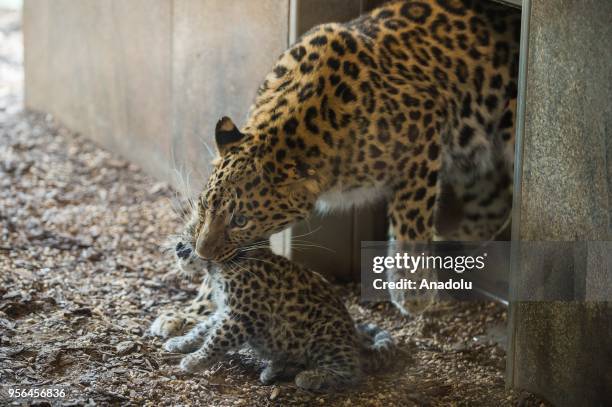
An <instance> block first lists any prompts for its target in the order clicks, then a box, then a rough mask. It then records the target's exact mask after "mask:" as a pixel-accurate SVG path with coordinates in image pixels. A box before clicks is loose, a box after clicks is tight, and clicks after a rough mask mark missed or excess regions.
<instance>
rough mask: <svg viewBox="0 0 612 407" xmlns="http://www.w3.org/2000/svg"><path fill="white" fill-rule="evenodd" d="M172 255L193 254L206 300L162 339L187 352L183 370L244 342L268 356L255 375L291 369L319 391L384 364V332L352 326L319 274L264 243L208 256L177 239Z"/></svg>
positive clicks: (387, 350) (269, 378) (299, 381)
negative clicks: (182, 329) (186, 323)
mask: <svg viewBox="0 0 612 407" xmlns="http://www.w3.org/2000/svg"><path fill="white" fill-rule="evenodd" d="M176 255H177V257H178V258H179V259H181V261H183V262H188V261H189V260H190V259H191V260H193V261H194V262H193V263H191V264H195V269H197V270H199V272H200V273H202V272H204V270H206V273H207V279H208V285H207V287H208V296H209V298H210V299H211V300H212V305H213V306H212V308H210V309H208V310H207V311H208V312H209V315H208V317H206V318H205V319H203V320H201V322H199V323H198V324H197V325H196V326H195V328H193V329H192V330H191V331H189V332H188V333H187V334H186V335H184V336H179V337H175V338H172V339H170V340H168V341H167V342H166V344H165V345H164V346H165V349H166V350H168V351H170V352H183V353H189V354H188V355H187V356H185V357H184V358H183V360H182V361H181V368H182V369H183V370H185V371H188V372H193V371H196V370H200V369H204V368H206V367H208V366H210V365H211V364H213V363H215V362H217V361H219V360H221V358H222V357H223V356H224V355H225V354H226V353H227V352H228V351H230V350H235V349H238V348H240V347H241V346H243V345H244V344H248V345H249V346H250V347H251V348H252V349H253V350H255V352H256V353H257V354H258V355H259V356H260V357H262V358H263V359H265V360H267V361H269V362H268V365H267V367H266V368H265V369H264V370H263V371H262V372H261V375H260V380H261V382H262V383H264V384H270V383H272V382H273V381H275V380H277V379H281V378H293V377H295V383H296V385H297V386H299V387H301V388H303V389H306V390H314V391H326V390H333V389H337V388H340V387H344V386H349V385H353V384H356V383H357V382H358V381H359V380H360V378H361V376H362V374H363V373H364V372H369V371H374V370H377V369H380V368H381V367H384V366H386V365H388V364H389V362H390V360H391V356H392V352H393V350H394V344H393V340H392V339H391V336H390V335H389V333H387V332H386V331H382V330H380V329H378V328H376V327H375V326H373V325H360V326H357V327H356V326H355V324H354V322H353V320H352V319H351V317H350V315H349V313H348V311H347V310H346V308H345V307H344V304H343V303H342V301H341V300H340V299H338V297H337V295H336V294H335V293H334V290H333V288H332V286H331V285H330V284H329V283H328V282H327V281H326V280H325V279H324V278H323V277H322V276H320V275H319V274H317V273H315V272H313V271H311V270H309V269H307V268H305V267H302V266H300V265H298V264H296V263H292V262H291V261H289V260H287V259H286V258H284V257H281V256H277V255H275V254H273V253H272V252H271V251H270V250H269V249H257V250H255V251H251V252H249V254H248V257H246V256H243V257H238V258H236V259H235V260H233V261H232V262H229V263H225V264H216V263H213V262H207V261H204V260H201V259H199V258H198V257H197V256H196V254H195V253H194V252H193V250H191V245H190V244H189V243H185V242H180V243H179V244H177V247H176ZM152 329H157V328H156V326H155V324H154V325H153V327H152Z"/></svg>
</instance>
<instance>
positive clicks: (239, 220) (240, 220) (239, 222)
mask: <svg viewBox="0 0 612 407" xmlns="http://www.w3.org/2000/svg"><path fill="white" fill-rule="evenodd" d="M232 223H233V224H234V225H235V226H238V227H239V228H241V227H244V225H246V223H247V218H246V216H244V215H240V214H237V215H234V217H233V218H232Z"/></svg>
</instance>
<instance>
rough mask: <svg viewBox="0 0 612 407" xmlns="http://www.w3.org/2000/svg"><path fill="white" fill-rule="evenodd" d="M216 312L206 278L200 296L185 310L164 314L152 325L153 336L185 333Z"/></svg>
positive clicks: (164, 336) (170, 311) (199, 292)
mask: <svg viewBox="0 0 612 407" xmlns="http://www.w3.org/2000/svg"><path fill="white" fill-rule="evenodd" d="M214 311H215V305H214V302H213V301H212V288H211V286H210V281H209V278H207V277H206V278H204V279H203V281H202V284H201V285H200V289H199V291H198V296H197V297H196V298H195V299H194V300H193V301H192V302H191V303H190V304H189V306H187V308H185V309H184V310H167V311H164V312H162V313H161V314H160V315H159V316H158V317H157V318H156V319H155V321H153V323H152V324H151V328H150V329H149V332H150V333H151V335H154V336H160V337H162V338H164V339H165V338H169V337H172V336H176V335H179V334H181V333H182V332H185V331H186V330H187V329H189V328H190V327H192V326H195V325H196V324H197V323H198V322H200V321H202V320H204V319H206V318H207V317H209V316H210V315H211V314H212V313H213V312H214Z"/></svg>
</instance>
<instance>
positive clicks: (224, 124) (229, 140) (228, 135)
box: [215, 116, 244, 155]
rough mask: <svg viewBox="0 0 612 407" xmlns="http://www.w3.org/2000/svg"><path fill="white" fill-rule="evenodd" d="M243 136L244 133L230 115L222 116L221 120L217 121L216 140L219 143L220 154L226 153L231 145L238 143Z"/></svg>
mask: <svg viewBox="0 0 612 407" xmlns="http://www.w3.org/2000/svg"><path fill="white" fill-rule="evenodd" d="M243 138H244V134H242V133H241V132H240V130H238V128H237V127H236V125H235V124H234V122H232V119H230V118H229V117H227V116H225V117H222V118H221V120H219V121H218V122H217V126H216V127H215V142H216V143H217V150H219V154H221V155H223V154H225V153H226V152H227V151H228V150H229V149H230V147H232V146H236V145H238V144H239V143H240V140H242V139H243Z"/></svg>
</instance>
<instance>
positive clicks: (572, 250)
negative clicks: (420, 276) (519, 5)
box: [508, 0, 612, 406]
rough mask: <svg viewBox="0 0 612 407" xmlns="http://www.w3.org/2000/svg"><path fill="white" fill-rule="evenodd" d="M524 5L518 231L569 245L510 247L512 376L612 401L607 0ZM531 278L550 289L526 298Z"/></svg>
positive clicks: (567, 401) (565, 393)
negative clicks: (525, 33)
mask: <svg viewBox="0 0 612 407" xmlns="http://www.w3.org/2000/svg"><path fill="white" fill-rule="evenodd" d="M526 11H527V16H529V17H530V23H529V36H528V41H527V42H526V44H525V45H527V47H528V48H527V49H528V52H527V54H526V56H527V60H523V62H525V63H526V65H525V68H526V70H525V74H526V82H525V89H522V90H521V91H523V90H526V92H525V93H524V103H525V104H524V106H523V108H524V115H523V119H524V121H523V122H522V125H524V131H523V133H522V135H521V136H520V141H519V144H517V149H518V155H517V157H520V158H519V160H518V161H517V177H516V178H517V182H516V184H515V187H516V189H515V205H514V210H515V212H514V216H513V227H514V230H513V240H521V241H560V242H568V243H565V244H563V245H562V244H560V243H556V244H551V245H550V246H549V247H550V250H549V251H547V250H545V251H539V252H538V253H533V251H530V250H528V251H517V250H514V252H513V256H515V257H514V258H513V259H512V261H513V269H512V276H511V278H512V279H513V288H514V292H513V294H512V296H513V297H514V298H518V299H519V301H516V302H515V303H513V304H512V307H511V313H510V316H511V319H510V325H511V328H512V330H511V348H510V351H509V353H508V354H509V360H508V362H509V370H508V371H509V379H510V380H509V381H510V384H511V385H513V386H514V387H518V388H525V389H528V390H531V391H533V392H535V393H538V394H542V395H543V396H544V397H546V398H547V399H548V400H550V401H551V402H553V403H554V404H555V405H558V406H578V405H584V406H587V405H589V406H590V405H612V368H611V366H612V365H611V363H612V340H611V338H612V302H611V301H612V296H611V295H610V293H611V292H612V264H611V263H612V261H611V259H610V254H611V253H612V244H611V243H610V240H612V233H611V231H612V229H611V226H612V137H611V133H612V47H610V44H612V2H610V1H609V0H588V1H586V0H585V1H580V2H576V1H572V0H556V1H551V0H531V7H530V9H528V10H526ZM524 15H525V14H524ZM520 127H521V123H519V129H520ZM560 246H561V247H567V248H568V250H561V251H559V250H558V249H559V247H560ZM542 259H544V260H545V261H541V260H542ZM535 265H538V266H537V267H536V266H535ZM538 279H539V280H538ZM535 281H541V282H543V283H544V284H546V289H545V290H543V291H540V292H539V294H538V295H534V296H531V297H529V299H530V300H531V301H529V302H527V301H521V300H522V299H525V298H527V297H526V296H524V294H525V293H524V292H523V291H524V290H525V288H526V287H529V286H532V287H533V285H534V284H536V283H535ZM536 293H537V292H536ZM551 293H552V295H553V298H554V299H562V300H564V302H560V301H556V302H550V301H548V302H544V300H546V299H547V298H545V297H546V296H547V295H551Z"/></svg>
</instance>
